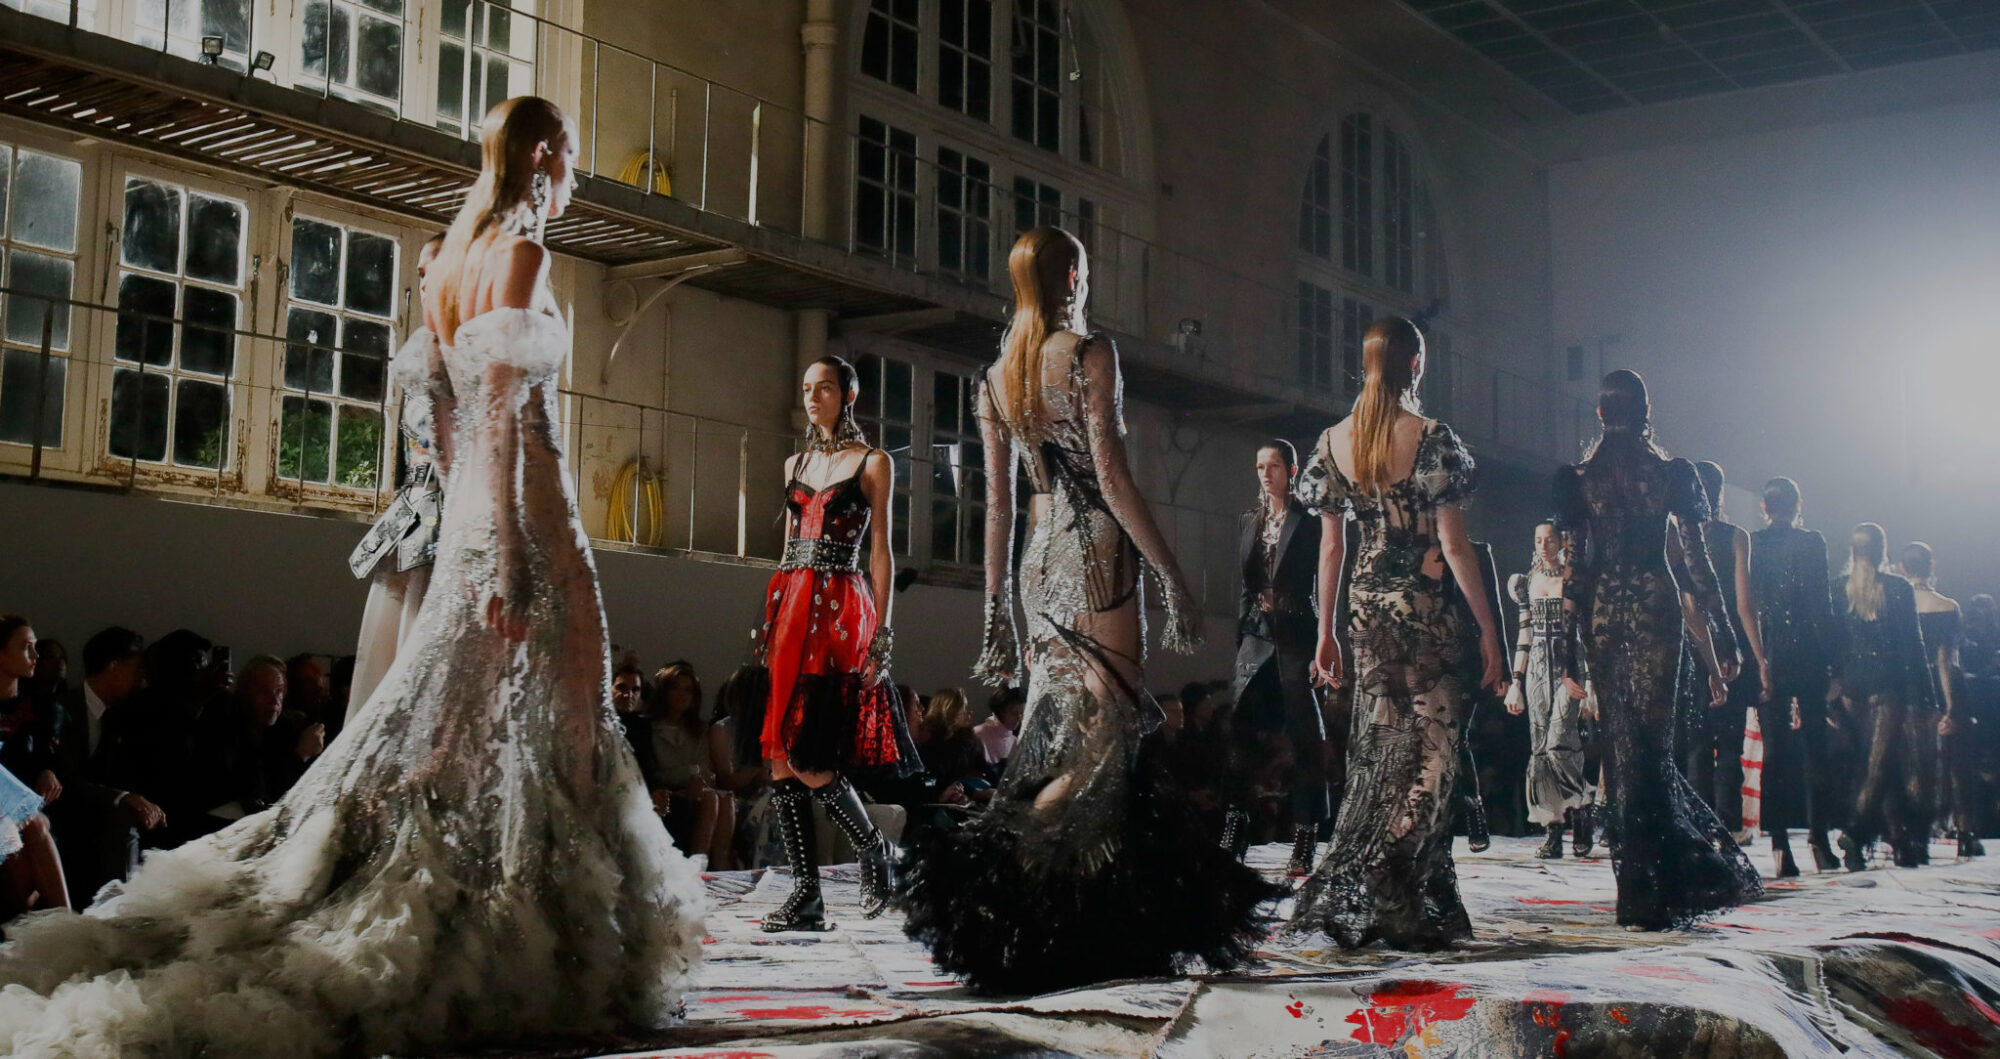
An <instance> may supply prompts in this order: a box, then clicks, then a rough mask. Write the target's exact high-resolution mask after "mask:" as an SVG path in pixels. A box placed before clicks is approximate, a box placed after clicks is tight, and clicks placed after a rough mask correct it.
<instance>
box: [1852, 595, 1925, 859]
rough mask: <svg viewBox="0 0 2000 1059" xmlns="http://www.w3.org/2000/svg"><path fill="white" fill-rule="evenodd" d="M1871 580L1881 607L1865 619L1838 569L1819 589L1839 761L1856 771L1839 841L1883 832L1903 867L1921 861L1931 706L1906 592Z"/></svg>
mask: <svg viewBox="0 0 2000 1059" xmlns="http://www.w3.org/2000/svg"><path fill="white" fill-rule="evenodd" d="M1876 580H1877V582H1878V583H1879V584H1881V586H1882V605H1881V607H1880V609H1879V610H1877V611H1876V614H1875V617H1873V618H1867V617H1864V616H1862V615H1861V614H1858V613H1856V612H1855V610H1854V608H1853V606H1852V605H1851V604H1849V603H1848V600H1847V579H1846V578H1845V577H1836V578H1834V579H1833V580H1832V582H1831V587H1830V589H1829V592H1828V595H1829V597H1830V599H1831V600H1832V603H1833V611H1834V615H1835V617H1836V619H1837V620H1836V621H1835V622H1834V642H1835V652H1834V670H1833V675H1834V677H1835V678H1836V679H1838V680H1839V681H1840V690H1841V696H1842V698H1843V699H1844V700H1845V702H1846V712H1847V718H1846V721H1845V723H1846V724H1847V725H1848V726H1849V728H1850V729H1851V731H1852V732H1853V733H1854V736H1855V742H1854V743H1852V744H1850V749H1849V753H1850V755H1851V756H1850V757H1849V758H1848V760H1847V763H1846V764H1847V767H1848V773H1849V774H1850V775H1855V776H1859V777H1860V783H1859V787H1858V789H1857V790H1855V791H1854V801H1853V809H1852V812H1851V814H1850V819H1849V820H1848V822H1847V823H1846V825H1845V826H1844V827H1843V830H1844V831H1845V832H1846V835H1845V837H1843V838H1842V840H1841V844H1842V846H1847V845H1848V843H1849V841H1850V840H1851V841H1852V842H1853V843H1855V844H1857V845H1859V846H1867V845H1868V844H1869V843H1871V842H1874V841H1875V840H1877V839H1881V838H1887V839H1888V840H1889V844H1890V845H1891V846H1892V847H1894V849H1895V852H1896V862H1897V863H1898V864H1900V865H1903V866H1905V867H1913V866H1915V865H1918V864H1925V863H1928V862H1929V861H1930V852H1929V850H1930V825H1931V820H1932V816H1933V811H1934V809H1935V808H1936V803H1935V795H1936V790H1937V787H1936V783H1935V780H1936V773H1935V771H1934V766H1935V764H1936V754H1935V748H1936V746H1937V721H1938V711H1937V709H1936V702H1935V699H1934V698H1933V697H1932V691H1931V671H1930V667H1929V666H1928V665H1926V664H1925V651H1924V637H1923V632H1922V631H1921V626H1919V625H1918V624H1917V600H1916V594H1915V593H1914V592H1913V591H1911V589H1910V584H1909V582H1907V581H1905V580H1903V579H1902V578H1900V577H1896V576H1894V575H1893V574H1886V573H1885V574H1878V575H1877V578H1876Z"/></svg>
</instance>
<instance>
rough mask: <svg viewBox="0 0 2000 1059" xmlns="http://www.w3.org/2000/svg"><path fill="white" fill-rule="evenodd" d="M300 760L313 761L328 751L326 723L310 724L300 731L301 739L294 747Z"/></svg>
mask: <svg viewBox="0 0 2000 1059" xmlns="http://www.w3.org/2000/svg"><path fill="white" fill-rule="evenodd" d="M292 750H293V752H294V753H296V754H298V755H299V760H300V761H311V760H312V759H313V758H316V757H318V756H320V754H322V753H324V752H325V751H326V725H323V724H309V725H307V726H306V730H305V731H303V732H300V733H299V741H298V743H297V745H295V746H294V747H293V748H292Z"/></svg>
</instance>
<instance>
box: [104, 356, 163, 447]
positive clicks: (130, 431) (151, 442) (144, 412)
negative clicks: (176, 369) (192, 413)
mask: <svg viewBox="0 0 2000 1059" xmlns="http://www.w3.org/2000/svg"><path fill="white" fill-rule="evenodd" d="M110 449H111V454H112V455H113V456H117V457H119V458H120V459H127V460H129V459H141V460H151V461H152V462H154V463H159V462H160V461H162V460H165V459H166V458H167V377H166V376H164V375H141V374H139V373H138V372H136V371H127V370H125V369H123V368H120V369H118V370H117V371H114V372H112V373H111V444H110Z"/></svg>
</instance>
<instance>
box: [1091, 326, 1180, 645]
mask: <svg viewBox="0 0 2000 1059" xmlns="http://www.w3.org/2000/svg"><path fill="white" fill-rule="evenodd" d="M1072 356H1073V357H1074V358H1075V361H1076V365H1075V372H1076V375H1077V381H1078V389H1079V391H1080V396H1081V397H1082V402H1081V403H1082V405H1083V419H1084V428H1085V430H1086V432H1087V433H1088V435H1089V438H1090V458H1091V463H1092V465H1093V466H1094V468H1095V469H1096V471H1097V481H1098V485H1099V487H1100V488H1101V489H1102V490H1103V493H1104V504H1105V506H1106V507H1107V508H1109V509H1110V510H1111V515H1112V517H1113V518H1116V519H1117V520H1118V524H1119V525H1120V526H1122V527H1124V529H1125V533H1126V535H1127V536H1129V537H1131V538H1132V543H1133V545H1135V546H1136V547H1137V548H1138V549H1139V555H1140V557H1141V558H1143V559H1145V561H1146V565H1147V566H1148V567H1150V568H1152V570H1153V572H1154V575H1155V576H1156V577H1158V578H1159V579H1160V589H1161V594H1162V595H1163V596H1164V597H1165V602H1166V605H1167V629H1166V632H1165V633H1164V634H1163V635H1162V636H1161V638H1160V639H1161V644H1162V646H1164V647H1166V648H1167V649H1168V650H1170V651H1183V652H1185V651H1188V650H1191V649H1192V648H1193V647H1194V646H1195V645H1196V644H1197V643H1198V642H1199V637H1198V635H1197V633H1196V628H1195V625H1196V621H1197V619H1198V614H1197V613H1196V610H1195V604H1194V600H1193V597H1192V596H1191V595H1189V593H1188V589H1187V581H1186V580H1185V579H1183V578H1182V577H1181V568H1180V564H1179V563H1178V562H1176V561H1175V559H1174V553H1173V550H1172V549H1171V548H1169V547H1168V546H1167V539H1166V536H1165V535H1164V534H1162V533H1161V532H1160V527H1159V524H1158V523H1157V522H1155V521H1154V520H1153V509H1152V508H1151V507H1150V506H1149V505H1148V504H1147V503H1146V498H1145V497H1143V496H1140V495H1139V489H1138V486H1137V485H1136V484H1135V483H1134V482H1133V481H1132V467H1131V464H1130V463H1129V462H1127V460H1126V458H1125V401H1124V398H1125V380H1124V378H1123V376H1122V375H1121V374H1120V373H1119V370H1118V350H1117V348H1116V347H1114V346H1113V345H1112V343H1111V340H1110V339H1108V338H1105V337H1103V336H1101V335H1092V336H1090V337H1089V338H1086V339H1084V340H1083V341H1081V342H1079V343H1078V344H1077V348H1076V351H1075V352H1074V353H1073V354H1072Z"/></svg>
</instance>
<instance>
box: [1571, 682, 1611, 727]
mask: <svg viewBox="0 0 2000 1059" xmlns="http://www.w3.org/2000/svg"><path fill="white" fill-rule="evenodd" d="M1577 714H1578V715H1579V716H1581V717H1583V718H1585V719H1587V720H1591V721H1595V720H1599V719H1601V718H1602V717H1603V716H1604V708H1603V707H1602V706H1601V705H1599V703H1598V701H1597V696H1595V695H1593V694H1591V693H1590V685H1589V684H1588V683H1586V684H1584V686H1583V704H1582V705H1581V706H1579V707H1577Z"/></svg>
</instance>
